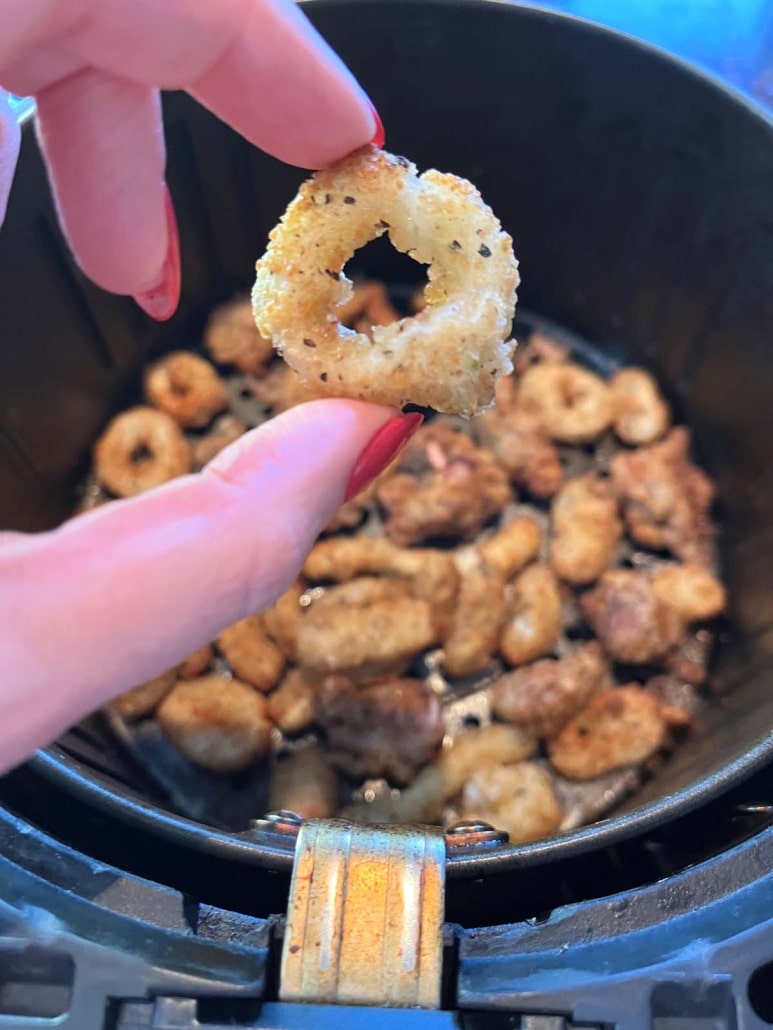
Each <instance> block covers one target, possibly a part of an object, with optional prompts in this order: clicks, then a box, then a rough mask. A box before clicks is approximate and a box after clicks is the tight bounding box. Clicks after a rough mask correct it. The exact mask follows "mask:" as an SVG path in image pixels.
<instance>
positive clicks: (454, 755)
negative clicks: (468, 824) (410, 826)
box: [393, 724, 537, 822]
mask: <svg viewBox="0 0 773 1030" xmlns="http://www.w3.org/2000/svg"><path fill="white" fill-rule="evenodd" d="M536 748H537V742H536V740H535V739H534V738H533V737H531V736H529V735H528V734H526V733H524V732H523V731H522V730H520V729H519V728H518V727H517V726H501V725H496V724H492V725H491V726H482V727H480V728H476V729H472V730H467V731H466V732H465V733H460V734H459V736H458V737H456V738H455V740H454V741H453V744H452V745H451V747H450V748H448V749H447V750H443V751H442V752H441V754H440V757H439V758H438V760H437V761H436V762H433V764H432V765H429V766H427V767H426V768H424V769H422V770H421V772H420V773H419V774H418V776H417V777H416V778H415V779H414V781H413V783H411V784H409V785H408V787H406V788H405V790H403V791H402V793H401V795H400V797H399V798H396V799H395V800H394V802H393V818H394V821H396V822H424V821H427V822H433V821H439V820H440V817H441V815H442V808H443V805H444V804H445V803H446V802H447V801H450V800H451V798H454V797H456V795H457V794H459V792H460V791H461V790H462V788H463V787H464V785H465V783H466V782H467V780H468V779H469V778H470V776H472V774H473V773H475V772H477V771H480V770H490V769H491V767H492V766H497V765H509V764H511V763H513V762H521V761H523V760H524V759H526V758H530V757H531V756H532V755H533V754H534V752H535V750H536Z"/></svg>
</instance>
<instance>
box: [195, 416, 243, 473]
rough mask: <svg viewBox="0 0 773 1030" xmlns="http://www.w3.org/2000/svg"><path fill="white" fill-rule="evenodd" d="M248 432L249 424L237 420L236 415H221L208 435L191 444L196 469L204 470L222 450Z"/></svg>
mask: <svg viewBox="0 0 773 1030" xmlns="http://www.w3.org/2000/svg"><path fill="white" fill-rule="evenodd" d="M246 432H247V423H246V422H243V421H242V420H241V419H240V418H237V417H236V415H221V416H220V418H218V419H216V420H215V422H214V424H213V426H212V428H211V429H210V431H209V432H208V433H205V434H204V436H200V437H199V439H198V440H194V441H193V443H192V444H191V454H192V455H193V465H194V468H197V469H201V468H204V466H205V465H208V464H209V463H210V461H212V459H213V458H216V457H217V455H218V454H220V452H221V451H222V450H225V448H226V447H228V445H229V444H232V443H233V442H234V441H235V440H238V439H239V437H240V436H244V434H245V433H246Z"/></svg>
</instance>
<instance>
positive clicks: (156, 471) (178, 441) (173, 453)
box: [94, 408, 191, 497]
mask: <svg viewBox="0 0 773 1030" xmlns="http://www.w3.org/2000/svg"><path fill="white" fill-rule="evenodd" d="M190 470H191V451H190V447H189V446H188V441H187V440H186V439H185V437H184V436H183V434H182V431H181V430H180V427H179V426H178V424H177V423H176V422H175V420H174V419H173V418H172V417H171V416H170V415H166V414H164V412H163V411H156V410H155V408H130V409H129V410H128V411H124V412H122V413H121V414H120V415H116V417H115V418H114V419H113V420H112V422H111V423H110V424H109V425H108V427H107V429H106V430H105V431H104V433H103V434H102V436H100V438H99V439H98V440H97V443H96V445H95V447H94V472H95V473H96V477H97V479H98V480H99V482H100V484H101V485H102V486H103V487H104V488H105V489H106V490H108V491H109V492H110V493H112V494H115V495H116V496H117V497H132V496H134V494H139V493H142V492H143V491H145V490H151V489H152V488H153V487H155V486H160V485H161V484H162V483H166V482H167V481H168V480H170V479H175V478H176V477H177V476H184V475H185V473H186V472H190Z"/></svg>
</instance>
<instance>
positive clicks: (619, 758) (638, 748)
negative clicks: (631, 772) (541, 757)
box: [548, 684, 668, 780]
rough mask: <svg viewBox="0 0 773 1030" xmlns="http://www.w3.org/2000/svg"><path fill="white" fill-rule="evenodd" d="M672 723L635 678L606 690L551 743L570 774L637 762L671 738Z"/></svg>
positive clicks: (556, 762) (555, 760) (589, 775)
mask: <svg viewBox="0 0 773 1030" xmlns="http://www.w3.org/2000/svg"><path fill="white" fill-rule="evenodd" d="M667 733H668V724H667V722H666V720H665V718H664V716H663V712H662V706H661V704H660V702H659V701H658V699H657V698H655V697H653V696H652V695H651V694H648V693H647V692H646V691H644V690H642V689H641V687H638V686H636V685H635V684H629V685H628V686H625V687H613V688H612V689H611V690H602V691H601V692H600V693H598V694H596V695H595V696H594V697H592V698H591V700H590V702H589V704H588V705H587V706H586V707H585V708H584V709H583V711H582V712H580V714H579V715H577V716H575V718H574V719H572V721H571V722H570V723H568V724H567V725H566V726H565V727H564V728H563V730H562V731H561V732H560V733H559V734H558V736H557V737H555V738H554V739H553V740H552V741H551V742H550V743H549V744H548V756H549V758H550V761H551V764H552V765H553V767H554V768H555V769H556V770H557V771H558V772H559V773H560V774H561V775H562V776H565V777H566V778H567V779H569V780H592V779H593V778H594V777H595V776H601V775H602V774H603V773H606V772H611V771H612V770H613V769H620V768H622V767H623V766H626V765H634V764H635V763H637V762H642V761H644V759H645V758H649V757H650V755H652V754H654V753H655V752H656V751H658V750H659V749H660V748H661V747H663V745H664V744H665V742H666V738H667Z"/></svg>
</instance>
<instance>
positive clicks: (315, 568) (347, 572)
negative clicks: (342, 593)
mask: <svg viewBox="0 0 773 1030" xmlns="http://www.w3.org/2000/svg"><path fill="white" fill-rule="evenodd" d="M303 568H304V574H305V575H306V576H308V578H309V579H311V580H321V581H323V582H324V581H328V580H334V581H341V580H347V579H351V578H352V577H354V576H360V575H362V574H363V573H374V574H380V573H385V574H391V575H393V576H400V577H405V579H406V580H407V581H408V582H409V583H410V585H411V592H412V593H413V595H414V596H415V597H417V598H418V599H419V600H422V601H427V602H428V603H429V604H430V605H431V606H432V613H433V617H434V620H435V625H436V626H437V629H438V632H439V634H440V635H441V636H443V635H445V633H446V632H447V631H448V628H449V626H450V620H451V618H452V616H453V612H454V608H455V607H456V597H457V593H458V588H459V573H458V572H457V569H456V566H455V564H454V560H453V557H452V556H451V555H450V554H448V553H447V552H445V551H437V550H432V549H430V548H417V549H415V550H411V551H408V550H404V549H402V548H400V547H397V546H395V544H393V543H392V542H391V541H389V540H386V539H385V538H384V537H363V536H360V537H341V538H338V539H335V540H323V541H321V542H320V543H318V544H317V545H316V546H315V547H314V548H313V549H312V551H311V553H310V554H309V556H308V558H307V559H306V564H305V565H304V567H303Z"/></svg>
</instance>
